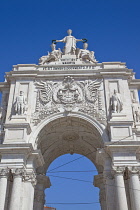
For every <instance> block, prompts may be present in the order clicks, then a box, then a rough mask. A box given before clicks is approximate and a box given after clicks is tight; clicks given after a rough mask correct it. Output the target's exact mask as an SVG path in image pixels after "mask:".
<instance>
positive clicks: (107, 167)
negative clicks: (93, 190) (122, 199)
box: [103, 154, 115, 210]
mask: <svg viewBox="0 0 140 210" xmlns="http://www.w3.org/2000/svg"><path fill="white" fill-rule="evenodd" d="M111 164H112V160H111V159H110V157H109V156H108V155H107V154H105V155H104V172H103V176H104V184H105V192H106V193H105V194H106V205H107V210H114V207H115V199H114V193H115V187H114V177H113V175H112V167H111Z"/></svg>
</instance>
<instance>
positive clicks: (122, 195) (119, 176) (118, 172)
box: [114, 167, 128, 210]
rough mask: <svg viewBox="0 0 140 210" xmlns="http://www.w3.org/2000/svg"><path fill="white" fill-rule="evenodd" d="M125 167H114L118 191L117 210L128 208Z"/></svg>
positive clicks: (116, 189)
mask: <svg viewBox="0 0 140 210" xmlns="http://www.w3.org/2000/svg"><path fill="white" fill-rule="evenodd" d="M124 170H125V168H124V167H116V168H114V173H115V191H116V210H128V205H127V198H126V191H125V185H124V177H123V175H124Z"/></svg>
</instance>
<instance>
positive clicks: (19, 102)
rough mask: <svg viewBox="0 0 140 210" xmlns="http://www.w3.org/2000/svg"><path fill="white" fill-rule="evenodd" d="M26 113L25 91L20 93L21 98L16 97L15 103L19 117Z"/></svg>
mask: <svg viewBox="0 0 140 210" xmlns="http://www.w3.org/2000/svg"><path fill="white" fill-rule="evenodd" d="M25 111H26V100H25V97H24V95H23V91H20V94H19V96H17V97H16V101H15V112H16V114H18V115H23V114H24V113H25Z"/></svg>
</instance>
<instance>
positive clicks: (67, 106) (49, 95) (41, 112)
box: [32, 76, 106, 125]
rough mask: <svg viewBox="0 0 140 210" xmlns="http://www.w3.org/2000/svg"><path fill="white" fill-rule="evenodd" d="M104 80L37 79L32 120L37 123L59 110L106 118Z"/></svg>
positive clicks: (103, 119)
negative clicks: (102, 86)
mask: <svg viewBox="0 0 140 210" xmlns="http://www.w3.org/2000/svg"><path fill="white" fill-rule="evenodd" d="M101 83H102V80H84V81H76V80H74V79H73V78H72V77H70V76H67V77H65V78H64V80H63V81H59V82H55V81H36V82H35V85H36V88H37V99H36V108H35V112H34V113H33V115H32V122H33V123H34V124H35V125H36V124H38V123H39V122H40V121H41V120H43V119H44V118H46V117H48V116H49V115H51V114H54V113H57V112H71V111H75V112H77V111H79V112H84V113H86V114H88V115H90V116H92V117H94V118H96V119H97V120H99V121H102V122H104V121H105V119H106V116H105V111H104V109H103V105H102V98H101V93H100V92H101V90H100V87H101Z"/></svg>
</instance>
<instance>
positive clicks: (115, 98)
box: [111, 90, 123, 113]
mask: <svg viewBox="0 0 140 210" xmlns="http://www.w3.org/2000/svg"><path fill="white" fill-rule="evenodd" d="M111 106H112V111H113V112H114V113H116V112H117V113H119V112H121V111H122V109H123V103H122V100H121V95H120V94H119V93H117V91H116V90H114V94H113V95H112V97H111Z"/></svg>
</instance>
